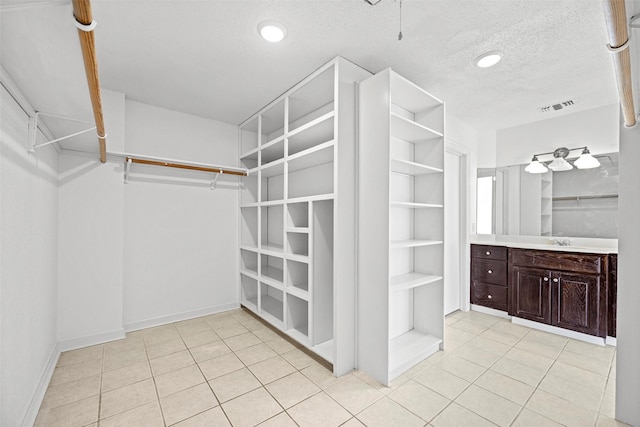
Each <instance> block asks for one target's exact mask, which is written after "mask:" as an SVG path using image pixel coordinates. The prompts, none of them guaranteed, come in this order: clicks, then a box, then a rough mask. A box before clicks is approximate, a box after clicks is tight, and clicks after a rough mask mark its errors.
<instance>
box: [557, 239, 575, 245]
mask: <svg viewBox="0 0 640 427" xmlns="http://www.w3.org/2000/svg"><path fill="white" fill-rule="evenodd" d="M553 244H554V245H556V246H571V240H570V239H553Z"/></svg>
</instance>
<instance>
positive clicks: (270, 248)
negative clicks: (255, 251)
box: [260, 244, 284, 258]
mask: <svg viewBox="0 0 640 427" xmlns="http://www.w3.org/2000/svg"><path fill="white" fill-rule="evenodd" d="M260 252H262V253H263V254H266V255H274V256H277V257H280V258H282V257H283V256H284V247H283V246H282V245H275V244H266V245H262V247H261V248H260Z"/></svg>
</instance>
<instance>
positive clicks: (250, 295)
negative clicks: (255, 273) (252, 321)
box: [240, 273, 258, 311]
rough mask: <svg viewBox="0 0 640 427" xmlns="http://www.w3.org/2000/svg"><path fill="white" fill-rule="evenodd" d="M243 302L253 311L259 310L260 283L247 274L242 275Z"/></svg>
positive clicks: (241, 290)
mask: <svg viewBox="0 0 640 427" xmlns="http://www.w3.org/2000/svg"><path fill="white" fill-rule="evenodd" d="M240 292H241V300H242V302H243V303H244V304H246V305H248V306H249V308H251V309H252V310H253V311H256V310H257V309H258V281H257V280H256V279H255V278H253V277H250V276H247V275H246V274H242V273H241V274H240Z"/></svg>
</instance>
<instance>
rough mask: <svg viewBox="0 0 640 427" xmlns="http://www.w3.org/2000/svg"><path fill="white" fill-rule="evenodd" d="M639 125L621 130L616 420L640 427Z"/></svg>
mask: <svg viewBox="0 0 640 427" xmlns="http://www.w3.org/2000/svg"><path fill="white" fill-rule="evenodd" d="M638 159H640V125H636V127H635V128H633V129H626V128H624V127H622V128H621V129H620V187H619V189H620V197H619V200H618V208H619V221H620V223H619V230H620V237H619V240H618V253H619V256H618V261H619V262H618V266H619V267H618V317H617V341H618V348H617V373H618V375H617V380H616V418H617V419H619V420H621V421H624V422H626V423H628V424H630V425H633V426H640V381H639V379H640V363H638V361H639V360H640V328H638V325H640V310H638V302H639V301H640V286H638V277H640V263H638V260H639V259H640V222H639V221H638V218H640V186H639V185H638V183H640V168H638V166H637V162H638Z"/></svg>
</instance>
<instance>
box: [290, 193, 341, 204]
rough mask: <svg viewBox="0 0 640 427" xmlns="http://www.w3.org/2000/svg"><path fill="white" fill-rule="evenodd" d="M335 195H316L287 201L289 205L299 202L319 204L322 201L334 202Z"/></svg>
mask: <svg viewBox="0 0 640 427" xmlns="http://www.w3.org/2000/svg"><path fill="white" fill-rule="evenodd" d="M333 198H334V194H333V193H328V194H316V195H314V196H303V197H294V198H292V199H287V203H299V202H317V201H320V200H333Z"/></svg>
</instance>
